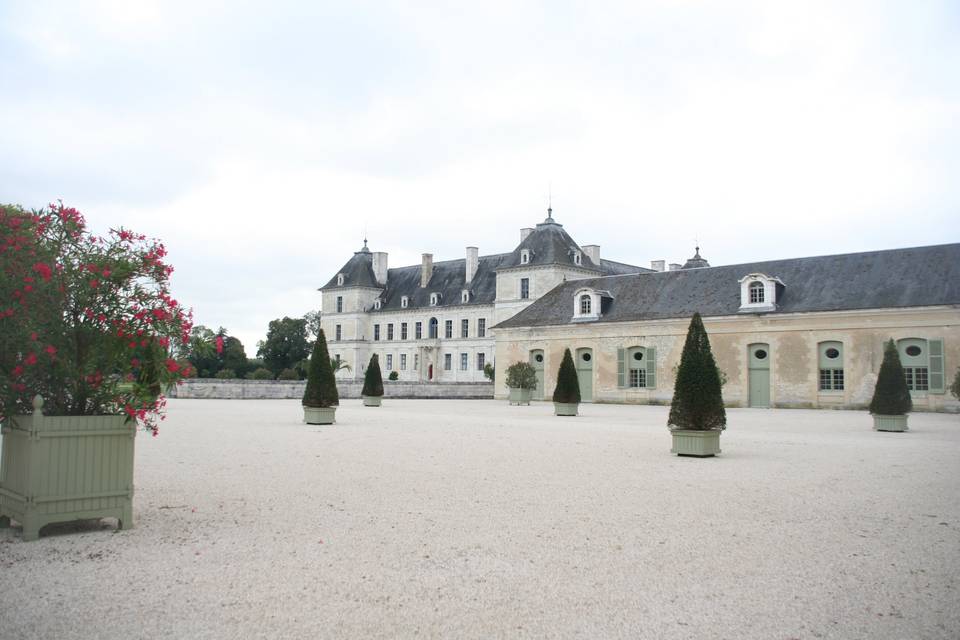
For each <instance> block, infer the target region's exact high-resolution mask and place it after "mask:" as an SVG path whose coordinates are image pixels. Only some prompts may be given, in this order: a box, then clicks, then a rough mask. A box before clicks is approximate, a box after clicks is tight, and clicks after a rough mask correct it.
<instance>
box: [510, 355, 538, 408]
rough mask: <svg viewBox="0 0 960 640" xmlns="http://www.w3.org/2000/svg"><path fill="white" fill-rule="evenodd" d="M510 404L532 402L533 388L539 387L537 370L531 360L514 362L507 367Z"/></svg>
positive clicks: (527, 403)
mask: <svg viewBox="0 0 960 640" xmlns="http://www.w3.org/2000/svg"><path fill="white" fill-rule="evenodd" d="M507 387H509V388H510V404H526V405H529V404H530V396H531V390H532V389H536V388H537V371H536V369H534V368H533V365H532V364H530V363H529V362H514V363H513V364H512V365H510V366H509V367H507Z"/></svg>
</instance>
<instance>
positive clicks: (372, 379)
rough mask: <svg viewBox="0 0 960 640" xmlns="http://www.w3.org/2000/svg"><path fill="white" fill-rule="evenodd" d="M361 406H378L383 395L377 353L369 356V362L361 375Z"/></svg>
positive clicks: (381, 376)
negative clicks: (365, 370)
mask: <svg viewBox="0 0 960 640" xmlns="http://www.w3.org/2000/svg"><path fill="white" fill-rule="evenodd" d="M360 395H361V396H363V406H365V407H379V406H380V400H381V398H382V397H383V375H382V374H381V373H380V358H379V357H378V356H377V354H373V355H372V356H370V364H369V365H367V372H366V373H365V374H364V376H363V390H362V391H361V392H360Z"/></svg>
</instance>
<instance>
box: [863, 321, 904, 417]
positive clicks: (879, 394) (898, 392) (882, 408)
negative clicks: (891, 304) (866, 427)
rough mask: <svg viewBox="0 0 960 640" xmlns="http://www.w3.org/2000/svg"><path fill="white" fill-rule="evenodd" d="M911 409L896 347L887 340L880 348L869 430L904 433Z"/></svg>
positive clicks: (892, 342)
mask: <svg viewBox="0 0 960 640" xmlns="http://www.w3.org/2000/svg"><path fill="white" fill-rule="evenodd" d="M911 409H913V400H912V399H911V398H910V389H908V388H907V379H906V377H905V376H904V375H903V366H902V365H901V364H900V354H899V353H897V345H896V343H894V341H893V339H892V338H891V339H890V341H889V342H887V344H886V346H885V347H884V349H883V362H882V363H881V364H880V373H879V375H878V376H877V386H876V387H874V389H873V399H872V400H871V401H870V413H871V414H873V428H874V429H875V430H877V431H906V430H907V414H908V413H910V410H911Z"/></svg>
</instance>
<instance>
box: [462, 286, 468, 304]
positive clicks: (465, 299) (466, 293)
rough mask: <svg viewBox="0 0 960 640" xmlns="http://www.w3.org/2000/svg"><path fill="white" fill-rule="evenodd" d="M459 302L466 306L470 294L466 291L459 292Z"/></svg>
mask: <svg viewBox="0 0 960 640" xmlns="http://www.w3.org/2000/svg"><path fill="white" fill-rule="evenodd" d="M460 302H462V303H464V304H466V303H468V302H470V292H469V291H468V290H466V289H464V290H463V291H461V292H460Z"/></svg>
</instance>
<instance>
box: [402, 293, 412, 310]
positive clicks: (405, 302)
mask: <svg viewBox="0 0 960 640" xmlns="http://www.w3.org/2000/svg"><path fill="white" fill-rule="evenodd" d="M409 303H410V298H408V297H407V296H400V307H401V308H402V309H406V308H407V304H409Z"/></svg>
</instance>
